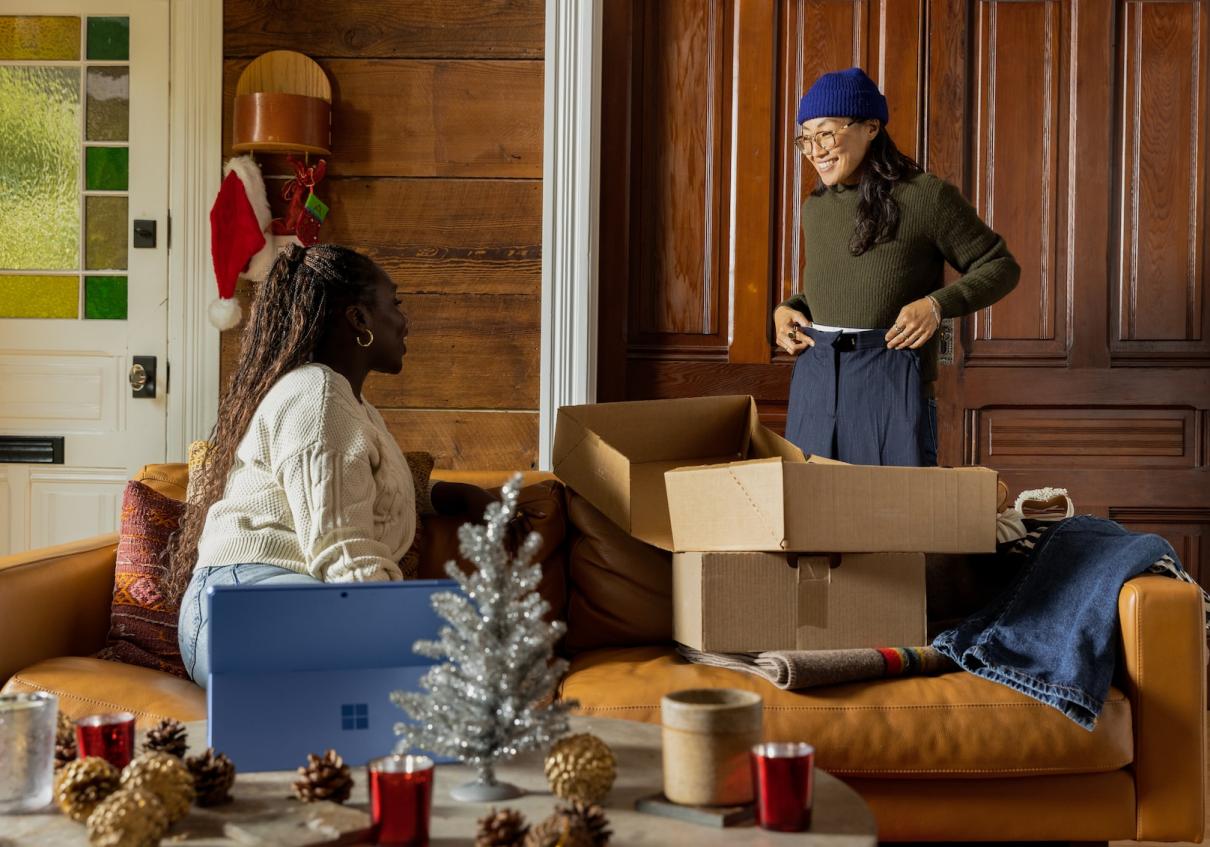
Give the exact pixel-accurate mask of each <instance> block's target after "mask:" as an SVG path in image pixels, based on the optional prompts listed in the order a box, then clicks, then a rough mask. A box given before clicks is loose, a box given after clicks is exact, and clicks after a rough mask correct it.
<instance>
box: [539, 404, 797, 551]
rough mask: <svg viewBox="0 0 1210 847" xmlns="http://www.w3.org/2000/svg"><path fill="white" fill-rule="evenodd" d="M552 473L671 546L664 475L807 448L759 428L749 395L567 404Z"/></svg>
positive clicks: (634, 531)
mask: <svg viewBox="0 0 1210 847" xmlns="http://www.w3.org/2000/svg"><path fill="white" fill-rule="evenodd" d="M553 452H554V472H555V474H556V475H557V476H558V477H559V479H561V480H562V481H563V482H564V483H565V484H566V485H567V486H568V487H569V488H571V489H573V490H574V491H576V492H578V493H579V494H580V495H581V496H582V497H584V499H586V500H587V501H588V502H589V503H591V504H592V505H593V506H595V507H596V508H597V509H598V510H600V511H601V512H602V513H604V515H605V516H606V517H608V518H609V519H610V520H612V521H613V522H614V523H615V524H617V525H618V526H620V527H621V528H622V529H624V530H625V531H626V532H628V533H630V534H631V535H633V536H635V537H636V538H638V539H640V540H642V541H646V542H647V543H648V544H652V545H655V546H656V547H659V548H661V549H664V550H671V549H672V529H671V526H670V524H669V521H668V496H667V494H666V493H665V491H664V473H665V472H666V471H668V470H670V469H672V468H678V467H682V466H686V465H708V464H711V463H714V462H731V461H735V460H737V459H757V458H767V457H784V458H787V459H794V460H797V461H800V462H801V461H802V460H803V454H802V451H801V450H799V449H798V448H797V447H795V446H794V445H793V444H791V443H790V442H789V441H786V440H785V439H784V438H782V437H781V436H779V435H777V434H776V433H774V432H773V431H772V430H769V429H766V428H765V427H763V426H761V424H760V419H759V417H758V415H757V412H756V402H755V401H754V400H753V399H752V398H751V397H750V396H747V395H738V396H728V397H692V398H687V399H678V400H643V401H636V402H627V403H596V404H592V405H586V406H563V407H562V408H560V409H559V415H558V419H557V421H556V424H555V444H554V451H553Z"/></svg>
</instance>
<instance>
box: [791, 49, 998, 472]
mask: <svg viewBox="0 0 1210 847" xmlns="http://www.w3.org/2000/svg"><path fill="white" fill-rule="evenodd" d="M888 118H889V115H888V113H887V102H886V98H885V97H884V96H883V95H882V93H881V92H880V91H879V90H878V87H877V86H876V85H875V84H874V82H873V81H872V80H871V79H870V78H869V77H868V76H866V74H865V73H864V72H863V71H862V70H861V69H860V68H850V69H849V70H845V71H836V72H834V73H828V74H824V75H823V76H821V77H820V78H819V79H818V80H816V82H815V84H814V85H812V86H811V88H810V90H809V91H807V93H806V94H805V95H803V98H802V100H801V102H800V103H799V107H798V121H797V122H798V125H799V128H800V129H799V135H798V136H797V137H796V138H795V139H794V143H795V146H797V147H798V150H799V151H800V152H801V153H802V155H803V157H804V158H806V159H807V160H808V161H809V162H810V163H811V165H812V166H813V167H814V168H815V171H816V173H817V174H818V176H819V185H818V187H817V188H816V189H815V190H814V191H813V192H812V193H811V196H810V197H808V198H807V200H806V201H805V202H804V203H803V207H802V229H803V253H804V255H805V258H806V267H805V269H804V271H803V275H802V280H803V287H802V293H800V294H796V295H794V296H793V297H791V298H790V299H789V300H786V301H785V302H784V303H782V304H781V305H779V306H778V307H777V309H776V310H775V311H774V320H773V322H774V326H775V329H776V333H777V344H778V346H779V347H781V348H782V349H784V350H785V351H786V352H788V353H790V354H791V355H793V356H797V357H798V360H797V361H796V362H795V364H794V376H793V380H792V382H791V385H790V403H789V412H788V415H787V418H786V437H787V438H788V439H790V441H792V442H794V443H795V444H797V445H798V446H799V447H801V448H802V449H803V451H804V452H807V453H811V454H815V455H820V456H827V457H830V458H835V459H840V460H842V461H845V462H852V463H854V464H865V465H913V466H928V465H935V464H936V463H937V411H936V403H935V402H934V400H933V382H934V380H935V379H936V376H937V345H936V337H935V335H936V332H937V328H938V327H939V326H940V324H941V321H942V320H943V319H945V318H954V317H959V316H961V315H967V314H970V313H972V312H975V311H977V310H979V309H983V308H986V307H987V306H990V305H991V304H992V303H995V302H996V301H997V300H999V299H1000V298H1002V297H1004V295H1006V294H1008V292H1009V291H1011V290H1012V289H1013V287H1014V286H1015V285H1016V284H1017V279H1018V277H1019V276H1020V273H1021V269H1020V267H1019V266H1018V265H1017V262H1016V261H1015V260H1014V259H1013V257H1012V254H1010V253H1009V252H1008V248H1007V247H1006V246H1005V244H1004V239H1003V238H1001V237H1000V236H999V235H997V234H996V233H995V232H993V231H992V230H991V229H990V228H988V226H987V225H986V224H985V223H983V221H982V220H980V219H979V215H978V213H977V212H976V211H975V210H974V209H973V208H972V207H971V205H970V204H969V203H968V202H967V201H966V199H965V198H964V197H963V196H962V193H961V192H960V191H959V190H958V189H957V188H956V187H954V186H953V185H951V184H950V183H948V182H945V181H944V180H941V179H938V178H937V177H935V176H933V175H931V174H928V173H925V172H924V171H923V170H922V169H921V168H920V166H919V165H918V164H916V162H914V161H912V159H911V158H909V157H908V156H905V155H904V154H903V153H901V152H899V149H898V148H897V147H896V146H895V142H894V141H892V140H891V136H890V135H888V134H887V130H886V125H887V121H888ZM947 262H948V263H949V264H950V265H952V266H953V267H955V268H956V269H957V270H958V271H960V272H961V273H962V274H963V276H962V278H961V279H959V280H957V281H956V282H954V283H952V284H950V285H943V278H942V273H943V270H944V265H945V263H947Z"/></svg>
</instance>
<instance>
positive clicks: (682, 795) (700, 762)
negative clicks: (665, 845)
mask: <svg viewBox="0 0 1210 847" xmlns="http://www.w3.org/2000/svg"><path fill="white" fill-rule="evenodd" d="M761 707H762V703H761V698H760V695H759V694H756V693H754V692H751V691H739V690H737V689H732V688H691V689H687V690H685V691H674V692H672V693H670V694H666V695H665V696H664V698H663V699H662V700H661V702H660V714H661V721H662V723H663V744H664V794H665V795H666V796H667V797H668V799H669V800H671V801H672V802H673V803H680V804H682V805H686V806H724V805H737V804H741V803H750V802H752V773H751V770H750V768H749V765H748V751H749V750H750V749H751V748H752V746H753V745H754V744H757V743H759V742H760V740H761Z"/></svg>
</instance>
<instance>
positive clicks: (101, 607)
mask: <svg viewBox="0 0 1210 847" xmlns="http://www.w3.org/2000/svg"><path fill="white" fill-rule="evenodd" d="M117 547H118V536H117V533H109V534H107V535H98V536H96V537H95V538H86V539H84V540H82V541H73V542H71V543H70V544H60V545H58V546H55V547H43V548H41V549H39V550H31V551H29V552H28V553H18V554H16V555H14V556H5V557H2V558H0V684H2V683H4V682H6V681H7V680H8V678H9V677H10V676H12V675H13V674H14V673H16V672H17V671H19V670H21V669H22V668H25V667H28V666H29V665H32V664H33V663H34V662H38V661H41V660H42V659H49V658H54V657H56V656H87V655H90V654H92V653H95V652H97V651H98V650H100V649H101V648H102V647H104V646H105V638H106V636H107V635H108V634H109V609H110V605H111V602H112V600H113V571H114V562H115V556H116V553H117Z"/></svg>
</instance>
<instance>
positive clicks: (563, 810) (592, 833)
mask: <svg viewBox="0 0 1210 847" xmlns="http://www.w3.org/2000/svg"><path fill="white" fill-rule="evenodd" d="M555 811H556V812H558V813H559V814H561V815H565V816H567V817H571V818H575V819H576V820H578V821H579V822H580V823H581V824H583V826H584V829H586V830H587V831H588V835H589V837H590V838H591V839H592V843H593V844H595V845H596V847H605V845H606V844H608V843H609V839H610V837H612V836H613V831H612V830H610V828H609V818H607V817H605V810H604V809H602V808H601V807H600V806H598V805H596V804H595V803H583V802H581V801H579V800H572V801H571V802H570V803H566V804H561V805H560V806H559V807H558V808H557V809H555Z"/></svg>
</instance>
